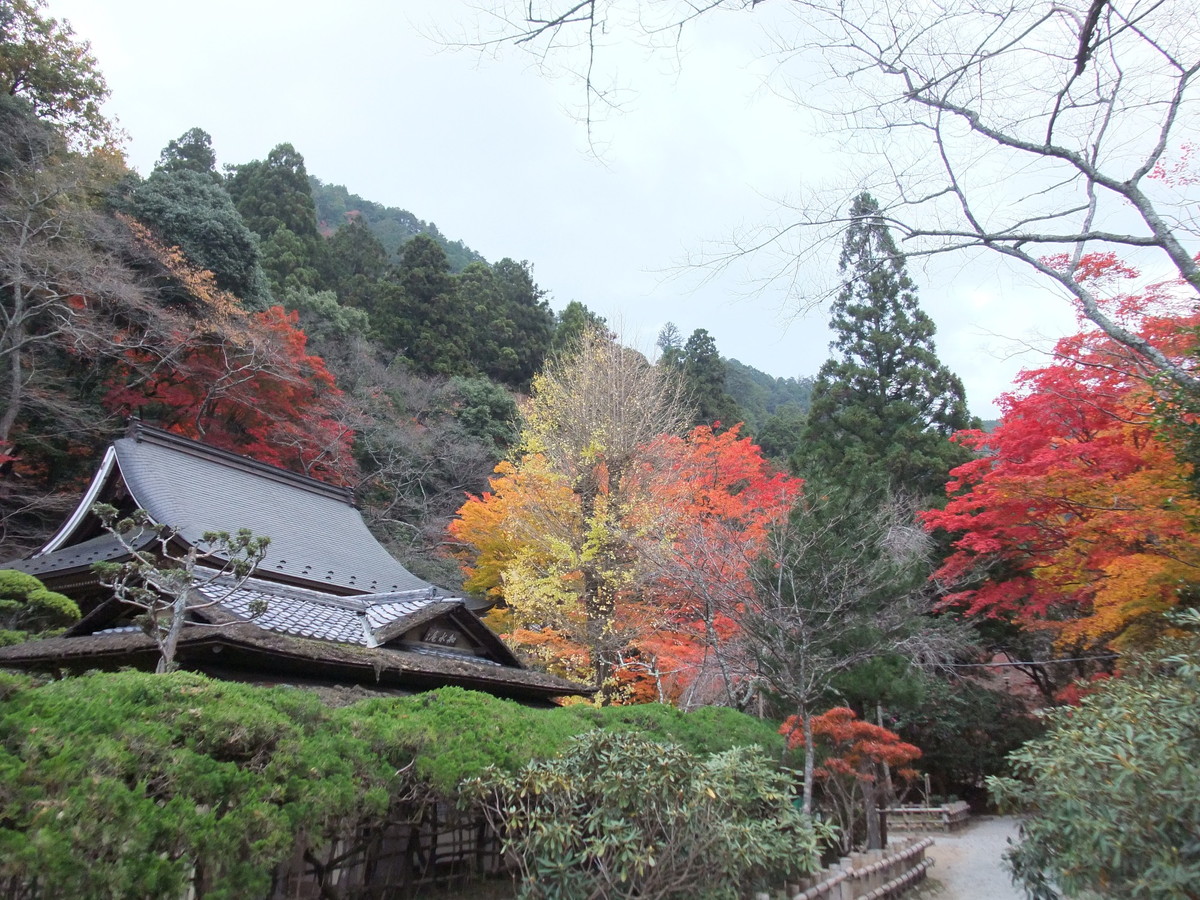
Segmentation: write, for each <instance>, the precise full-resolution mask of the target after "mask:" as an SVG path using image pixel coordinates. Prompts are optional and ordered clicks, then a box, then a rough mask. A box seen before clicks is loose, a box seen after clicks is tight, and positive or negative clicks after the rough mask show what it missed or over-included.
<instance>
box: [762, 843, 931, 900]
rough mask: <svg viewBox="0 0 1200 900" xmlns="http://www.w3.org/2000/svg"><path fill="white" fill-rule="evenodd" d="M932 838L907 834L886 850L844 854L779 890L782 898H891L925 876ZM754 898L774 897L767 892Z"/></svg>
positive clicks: (834, 899) (897, 895)
mask: <svg viewBox="0 0 1200 900" xmlns="http://www.w3.org/2000/svg"><path fill="white" fill-rule="evenodd" d="M931 844H933V838H915V837H914V838H906V839H905V840H903V841H901V842H899V843H894V844H889V845H888V846H887V848H885V849H883V850H868V851H867V852H866V853H852V854H851V855H850V856H844V857H842V858H841V859H840V860H838V861H837V862H836V863H834V864H833V865H832V866H830V867H829V868H827V869H824V870H822V871H820V872H818V873H817V874H816V875H814V876H812V877H810V878H806V879H804V880H803V881H802V882H801V883H800V884H789V885H786V886H785V887H784V889H783V890H782V891H780V892H779V895H778V896H779V897H780V898H782V900H889V898H895V897H899V896H901V895H902V894H903V893H904V892H905V891H906V890H908V889H909V888H910V887H912V886H913V885H914V884H916V883H917V882H919V881H922V880H924V878H925V873H926V871H928V869H929V867H930V866H932V865H933V860H931V859H926V858H925V850H926V848H927V847H929V846H930V845H931ZM754 900H772V896H771V895H770V894H767V893H762V894H756V895H755V898H754Z"/></svg>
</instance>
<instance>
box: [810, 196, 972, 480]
mask: <svg viewBox="0 0 1200 900" xmlns="http://www.w3.org/2000/svg"><path fill="white" fill-rule="evenodd" d="M850 219H851V222H850V226H849V228H848V229H847V231H846V236H845V242H844V244H843V246H842V255H841V259H840V261H839V266H840V269H841V272H842V276H843V286H842V289H841V292H840V293H839V294H838V296H837V299H836V300H834V302H833V308H832V316H831V321H830V325H831V327H832V329H833V331H834V333H835V335H836V337H835V339H834V341H833V342H832V344H831V345H830V347H831V349H832V350H834V351H835V354H836V355H835V356H834V357H833V358H831V359H829V360H827V361H826V363H825V364H824V365H823V366H822V367H821V371H820V373H819V374H818V376H817V383H816V385H815V387H814V389H813V401H812V409H811V411H810V413H809V419H808V426H807V429H806V436H805V442H804V445H803V446H802V447H801V448H800V450H799V451H798V454H799V458H798V460H797V464H798V465H799V467H800V468H801V470H802V471H805V470H819V471H823V472H825V473H826V474H827V475H829V476H830V477H831V478H833V479H835V480H837V481H840V482H842V483H846V484H863V483H865V481H868V480H869V481H877V480H878V478H879V476H880V475H881V474H882V475H886V477H887V479H888V481H889V482H890V486H891V487H892V488H894V489H898V490H904V491H908V492H912V493H916V494H918V495H926V496H927V495H932V494H935V493H939V492H940V491H941V489H942V486H943V485H944V483H945V479H946V474H947V472H948V471H949V470H950V469H951V468H952V467H953V466H955V465H957V464H959V463H961V462H964V461H965V460H966V458H967V452H966V451H965V450H963V448H961V447H959V446H958V445H956V444H953V443H951V442H950V441H949V440H948V438H949V437H950V435H951V434H952V433H954V432H955V431H957V430H959V429H962V428H968V427H971V426H972V424H973V420H972V417H971V415H970V413H969V412H968V410H967V404H966V399H965V393H964V390H963V385H962V381H961V380H960V379H959V378H958V376H957V375H955V374H954V373H953V372H951V371H950V370H949V369H948V368H946V366H944V365H943V364H942V363H941V361H940V360H939V359H938V356H937V352H936V350H935V348H934V343H933V336H934V333H935V331H936V328H935V327H934V324H933V320H932V319H930V318H929V316H928V315H926V314H925V313H924V312H923V311H922V310H921V308H920V306H919V305H918V302H917V291H916V286H915V285H914V284H913V282H912V279H910V278H909V277H908V273H907V271H906V267H905V259H904V256H903V255H902V254H901V253H900V251H899V250H898V249H897V247H896V244H895V242H894V241H893V240H892V236H891V234H890V232H889V231H888V228H887V224H886V223H885V221H884V220H883V218H882V217H881V216H880V215H879V204H878V203H877V202H876V201H875V200H874V199H873V198H872V197H871V196H870V195H869V194H865V193H864V194H860V195H859V196H858V197H857V198H855V200H854V202H853V204H852V205H851V208H850Z"/></svg>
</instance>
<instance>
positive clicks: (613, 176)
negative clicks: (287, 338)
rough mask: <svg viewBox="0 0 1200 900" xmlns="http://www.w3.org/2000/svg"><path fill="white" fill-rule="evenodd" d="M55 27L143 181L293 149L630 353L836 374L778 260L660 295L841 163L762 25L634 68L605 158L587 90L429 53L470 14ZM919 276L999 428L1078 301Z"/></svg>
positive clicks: (134, 5)
mask: <svg viewBox="0 0 1200 900" xmlns="http://www.w3.org/2000/svg"><path fill="white" fill-rule="evenodd" d="M766 6H770V4H767V5H766ZM764 8H765V7H764ZM49 12H50V14H51V15H54V16H56V17H59V18H66V19H68V20H69V21H70V22H71V24H72V25H73V26H74V28H75V31H76V32H77V33H78V34H79V35H80V36H81V37H83V38H85V39H87V40H89V41H91V43H92V47H93V51H94V52H95V55H96V57H97V59H98V60H99V63H100V66H101V69H102V70H103V72H104V73H105V76H106V77H107V79H108V83H109V87H110V88H111V90H112V97H111V99H110V101H109V105H108V113H109V114H110V115H113V116H116V117H117V118H118V119H119V121H120V124H121V126H122V127H123V128H124V129H125V131H126V132H127V133H128V135H129V143H128V146H127V151H128V155H129V161H130V163H131V164H132V165H133V166H134V167H135V168H136V169H137V170H138V171H139V172H141V173H142V174H148V173H149V171H150V169H151V168H152V167H153V165H154V162H155V161H156V159H157V158H158V154H159V152H160V151H161V149H162V148H163V147H164V146H165V145H166V143H167V142H168V141H169V140H171V139H173V138H176V137H178V136H179V135H181V134H182V133H183V132H185V131H187V130H188V129H189V128H192V127H195V126H199V127H201V128H203V129H205V130H206V131H208V132H209V133H210V134H211V135H212V137H213V145H214V149H215V150H216V152H217V156H218V161H219V162H220V163H221V164H225V163H242V162H247V161H249V160H252V159H262V158H264V157H265V156H266V154H267V153H268V152H269V151H270V150H271V148H272V147H274V146H275V145H276V144H279V143H283V142H290V143H291V144H293V145H294V146H295V147H296V149H297V150H299V151H300V153H301V154H303V156H304V158H305V162H306V164H307V167H308V171H309V173H310V174H312V175H315V176H317V177H318V178H320V179H322V180H323V181H326V182H331V183H334V184H344V185H346V187H347V188H349V190H350V191H351V192H352V193H357V194H360V195H361V196H363V197H365V198H366V199H368V200H373V201H375V202H378V203H382V204H385V205H388V206H397V207H401V208H404V209H407V210H409V211H410V212H412V213H414V214H415V215H417V216H418V217H420V218H422V219H424V220H426V221H429V222H433V223H436V225H437V226H438V228H439V229H440V230H441V232H442V233H443V234H444V235H446V236H447V237H450V238H452V239H458V240H462V241H464V242H465V243H466V244H467V245H468V246H470V247H472V248H473V249H475V250H477V251H479V252H480V253H482V254H483V255H484V256H485V257H486V258H488V259H489V260H491V261H495V260H498V259H501V258H503V257H506V256H508V257H513V258H515V259H524V260H528V261H529V262H530V263H532V264H533V270H534V277H535V279H536V281H537V282H538V284H539V285H540V286H541V287H543V288H544V289H546V290H548V291H549V292H550V295H551V303H552V304H553V306H554V307H555V308H556V309H561V308H562V307H563V306H565V305H566V304H567V303H568V302H570V301H571V300H579V301H581V302H583V303H585V304H587V306H588V307H589V308H591V309H593V310H595V311H597V312H598V313H600V314H601V315H604V316H606V317H607V318H608V319H609V322H610V323H611V324H614V325H615V326H616V327H617V328H618V329H619V330H620V331H621V332H622V334H623V335H624V337H625V339H626V342H627V343H632V344H634V345H635V346H638V347H639V348H640V349H643V350H646V351H651V350H652V349H653V344H654V338H655V336H656V335H657V333H658V330H659V328H661V326H662V325H663V324H664V323H665V322H668V321H673V322H674V323H675V324H676V325H677V326H678V327H679V329H680V331H681V332H682V333H683V334H684V335H685V336H686V335H688V334H690V333H691V332H692V330H693V329H696V328H707V329H708V331H709V332H710V333H711V334H712V335H713V337H714V338H715V340H716V343H717V347H718V349H719V350H720V352H721V354H722V355H724V356H727V357H733V358H736V359H739V360H741V361H742V362H744V363H747V364H749V365H752V366H755V367H756V368H759V369H762V370H764V371H766V372H769V373H770V374H772V375H777V376H801V375H812V374H815V373H816V371H817V369H818V368H819V367H820V365H821V363H822V362H823V361H824V359H825V358H826V356H827V355H828V341H829V334H828V332H827V330H826V327H825V319H826V311H825V310H813V311H809V312H807V313H803V311H801V310H798V309H797V308H796V307H795V304H794V303H791V302H789V301H788V300H787V298H786V297H785V296H783V294H782V292H781V291H780V290H779V289H775V288H768V289H766V290H762V291H757V290H756V289H755V285H756V279H759V278H761V276H762V275H763V274H764V273H765V271H767V269H766V263H765V262H764V261H760V262H757V263H756V262H755V261H753V260H751V261H749V262H748V263H747V264H746V265H744V266H740V267H737V268H735V269H733V270H731V271H729V272H727V273H725V274H724V275H722V276H721V277H719V278H715V279H711V280H709V281H707V282H706V283H701V282H702V279H701V278H699V277H698V276H697V273H695V272H694V271H693V272H688V271H684V273H683V275H682V276H679V277H670V276H671V273H672V272H675V271H676V270H677V269H678V267H679V264H680V262H681V261H682V260H683V259H684V258H685V257H687V255H688V254H694V253H696V252H697V251H698V250H700V249H701V248H702V247H703V246H704V245H705V244H706V242H711V241H720V240H722V239H724V238H726V237H727V236H728V235H729V234H730V233H732V232H734V231H736V230H737V229H739V228H745V227H749V226H752V225H754V224H757V223H760V222H763V221H767V220H769V219H770V217H771V216H772V215H773V214H775V211H776V210H777V207H778V203H777V201H778V199H779V198H781V197H785V196H787V195H789V194H795V193H796V192H798V191H801V190H805V189H812V188H815V187H819V186H820V185H822V184H824V183H827V182H830V181H832V180H834V179H836V177H837V175H838V173H839V171H840V170H842V169H843V168H845V166H846V164H847V161H846V160H845V159H843V158H841V157H840V155H839V153H838V151H836V150H835V149H834V145H833V144H832V142H831V141H829V140H828V139H827V138H823V137H821V136H820V128H819V123H817V122H815V121H813V120H812V118H811V117H810V116H809V115H808V114H806V113H803V112H801V111H798V110H797V109H796V108H795V107H794V105H793V104H791V103H789V102H787V101H786V100H784V99H782V98H780V97H778V96H776V95H775V94H774V93H772V92H771V91H770V90H767V89H766V88H765V87H764V78H765V76H766V74H767V72H768V68H767V65H766V63H765V62H763V61H762V60H761V55H760V54H759V53H758V52H757V50H758V42H760V41H761V39H762V30H761V28H760V25H761V21H760V19H757V18H756V16H758V13H757V12H756V13H755V14H753V15H752V14H748V13H741V14H737V15H725V16H723V17H720V18H717V19H711V20H705V21H703V22H702V23H701V25H700V27H698V28H696V29H695V30H693V31H692V32H691V33H690V34H689V35H688V36H687V39H686V42H685V47H684V50H685V52H684V54H683V56H682V60H681V65H680V67H679V68H678V70H676V69H675V68H674V67H673V66H672V65H671V64H670V62H671V61H670V60H669V59H668V58H666V57H661V56H659V57H653V58H647V57H646V56H645V54H642V53H640V52H639V51H637V50H630V51H628V52H626V53H625V54H624V55H623V56H621V57H619V58H618V60H617V62H619V66H618V69H619V71H620V75H621V77H622V78H623V79H625V80H627V81H628V82H629V83H630V84H631V85H632V86H634V87H636V88H637V94H636V96H635V95H629V97H628V98H627V99H628V102H627V103H626V106H625V108H624V110H623V112H622V113H621V114H620V115H619V116H613V117H610V118H609V119H608V120H607V121H606V122H604V123H602V125H601V127H600V128H599V130H598V131H597V133H596V134H597V136H598V137H599V138H600V140H601V142H602V152H601V154H600V155H599V157H597V155H596V154H594V153H591V152H589V146H588V138H587V132H586V129H585V128H584V127H583V126H582V125H581V124H580V123H579V122H578V121H577V119H576V118H574V117H573V116H572V114H571V109H572V108H573V107H574V106H576V105H577V103H578V101H579V99H580V95H579V93H578V88H577V87H576V86H575V85H572V84H571V83H569V82H568V81H566V80H564V79H553V78H546V77H543V76H542V75H540V74H539V73H538V72H536V71H533V70H532V69H531V68H530V67H529V60H528V59H527V58H525V57H523V56H521V55H520V54H517V53H507V54H504V55H503V56H502V57H501V58H500V59H485V60H480V59H478V58H477V56H475V55H472V54H470V53H462V52H448V51H446V50H444V49H443V48H442V47H441V46H440V45H439V44H438V43H437V42H436V41H435V40H433V39H432V37H431V35H432V34H434V33H436V32H437V31H438V30H439V29H440V30H441V31H442V32H449V33H454V32H455V30H456V29H457V28H459V27H460V26H461V25H462V24H463V23H465V22H468V21H470V19H471V17H473V16H475V15H476V13H475V12H474V11H472V9H471V8H470V7H469V5H467V4H466V3H464V2H461V0H404V2H394V0H393V2H388V0H378V2H377V0H343V2H341V3H339V4H336V5H330V4H328V3H321V4H317V3H314V2H308V0H240V2H233V0H208V2H206V3H186V4H183V3H181V4H174V3H162V2H161V0H160V2H149V0H49ZM826 256H828V258H827V259H821V260H817V261H816V262H814V266H813V271H812V273H811V278H812V280H813V282H814V283H822V282H827V281H828V280H829V279H830V278H831V277H832V276H833V274H834V272H835V265H836V248H832V249H831V250H830V252H829V253H828V254H826ZM911 274H912V275H913V276H914V278H915V279H916V281H917V282H918V284H919V285H920V289H921V302H922V305H923V306H924V307H925V309H926V310H927V311H928V312H929V313H930V315H931V316H932V317H933V318H934V320H935V322H936V323H937V326H938V337H937V344H938V350H939V353H940V355H941V357H942V360H943V361H944V362H945V363H946V364H947V365H949V366H950V367H951V368H952V369H953V370H954V371H956V372H958V374H959V375H961V376H962V377H963V380H964V381H965V383H966V386H967V392H968V400H969V402H970V405H971V408H972V410H973V411H974V412H976V413H977V414H979V415H981V416H983V417H985V418H988V417H991V416H993V415H995V412H994V407H993V405H992V402H993V400H994V399H995V397H996V396H997V395H998V394H999V393H1000V392H1002V391H1004V390H1006V389H1008V388H1009V387H1010V385H1011V382H1012V377H1013V375H1014V374H1015V373H1016V371H1017V370H1018V368H1020V367H1021V366H1022V365H1025V366H1028V365H1036V364H1037V363H1038V362H1039V360H1040V359H1042V357H1040V356H1039V355H1037V354H1036V353H1025V354H1024V355H1021V354H1020V353H1019V351H1021V350H1022V349H1023V348H1026V347H1027V346H1029V345H1031V344H1032V345H1036V346H1039V347H1045V346H1046V340H1045V339H1046V338H1047V337H1053V336H1057V335H1060V334H1063V333H1066V332H1067V331H1068V330H1071V329H1072V325H1073V318H1072V315H1071V313H1070V310H1069V308H1068V307H1067V305H1066V303H1065V301H1063V300H1061V299H1059V298H1057V297H1052V296H1051V295H1050V294H1049V293H1048V292H1047V291H1046V289H1045V288H1044V287H1040V286H1038V285H1037V284H1036V283H1035V282H1034V281H1033V280H1032V279H1030V278H1028V277H1025V276H1023V275H1020V274H1016V273H1011V272H1004V271H1002V270H1000V269H997V268H995V267H994V264H993V263H992V262H991V261H989V260H986V259H983V260H981V259H962V260H942V261H939V262H938V263H937V264H936V268H935V269H930V270H924V269H916V270H914V271H912V273H911Z"/></svg>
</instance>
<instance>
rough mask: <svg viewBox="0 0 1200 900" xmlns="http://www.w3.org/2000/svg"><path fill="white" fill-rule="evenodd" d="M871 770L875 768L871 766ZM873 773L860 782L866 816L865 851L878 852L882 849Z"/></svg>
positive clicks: (877, 801)
mask: <svg viewBox="0 0 1200 900" xmlns="http://www.w3.org/2000/svg"><path fill="white" fill-rule="evenodd" d="M871 768H872V769H874V768H875V767H874V766H872V767H871ZM875 777H876V776H875V773H874V772H869V773H868V776H867V778H866V780H864V781H863V782H862V788H863V806H864V808H865V809H864V811H865V812H866V814H867V849H868V850H879V849H881V848H882V847H883V837H882V831H881V830H880V825H879V800H878V793H879V792H878V790H877V789H876V786H875Z"/></svg>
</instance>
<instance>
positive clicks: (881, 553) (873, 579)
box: [738, 491, 967, 811]
mask: <svg viewBox="0 0 1200 900" xmlns="http://www.w3.org/2000/svg"><path fill="white" fill-rule="evenodd" d="M913 513H914V510H913V508H912V504H910V503H906V502H903V501H900V500H895V499H889V500H885V501H884V502H882V503H880V504H878V505H874V506H873V505H870V504H864V503H862V502H859V501H854V502H847V500H846V498H844V497H843V498H840V499H835V498H832V497H828V496H822V495H821V494H820V493H819V492H816V491H811V492H810V493H809V495H808V496H806V497H804V498H802V499H801V501H800V502H799V503H798V504H797V506H796V508H795V510H794V511H793V514H792V517H791V520H790V521H789V522H788V524H787V525H786V526H785V527H781V528H779V529H777V530H776V531H775V532H774V534H773V535H772V537H771V541H770V544H769V547H768V551H767V553H766V554H765V556H764V558H763V559H762V560H760V561H759V565H758V569H757V572H758V574H757V577H756V578H755V585H754V591H753V594H752V595H751V596H749V597H746V598H745V599H744V600H742V601H741V603H740V605H741V609H740V610H739V611H738V624H739V626H740V631H739V635H738V644H739V653H740V655H741V657H742V658H743V659H744V660H745V661H746V664H747V665H748V666H749V670H748V673H747V674H748V675H749V677H750V679H751V681H752V684H753V685H754V686H755V687H756V688H757V689H758V690H760V691H762V692H764V693H766V694H769V695H770V696H772V697H773V698H774V700H775V702H776V703H777V704H778V706H779V709H778V712H780V713H781V714H782V715H785V716H786V715H789V714H794V715H796V716H798V717H799V719H800V721H801V722H802V723H803V726H802V727H803V728H804V739H805V758H804V808H805V811H810V810H811V808H812V790H813V770H814V758H813V749H812V748H813V741H812V732H811V717H812V714H813V712H814V711H815V710H814V706H815V704H817V703H818V702H819V701H820V700H821V699H822V698H824V697H826V696H827V695H828V693H829V691H830V689H831V686H832V685H833V683H834V681H835V680H836V679H837V678H838V676H840V675H842V674H844V673H846V672H848V671H850V670H851V669H854V668H855V667H857V666H860V665H862V664H863V663H866V662H867V661H869V660H871V659H873V658H875V657H877V656H880V655H882V654H898V655H902V656H904V657H906V658H908V659H909V660H910V661H911V662H912V663H914V664H915V665H917V666H919V667H934V666H936V665H937V664H938V663H941V662H946V661H949V660H951V659H953V658H954V657H955V656H956V655H958V654H959V653H961V652H962V651H963V649H964V647H965V645H966V644H967V638H966V636H965V634H964V633H963V632H962V631H961V630H959V629H956V628H955V627H953V626H952V625H951V624H950V623H942V622H936V621H934V620H932V619H930V618H929V617H928V615H927V614H928V613H929V612H930V611H931V609H932V604H933V600H934V597H933V596H932V594H931V592H930V590H929V587H928V582H927V580H926V576H927V574H928V571H929V560H928V554H929V549H930V548H929V541H928V538H927V537H926V535H925V534H924V533H923V532H922V531H921V529H920V528H919V527H918V526H917V525H916V524H915V522H914V516H913Z"/></svg>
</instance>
